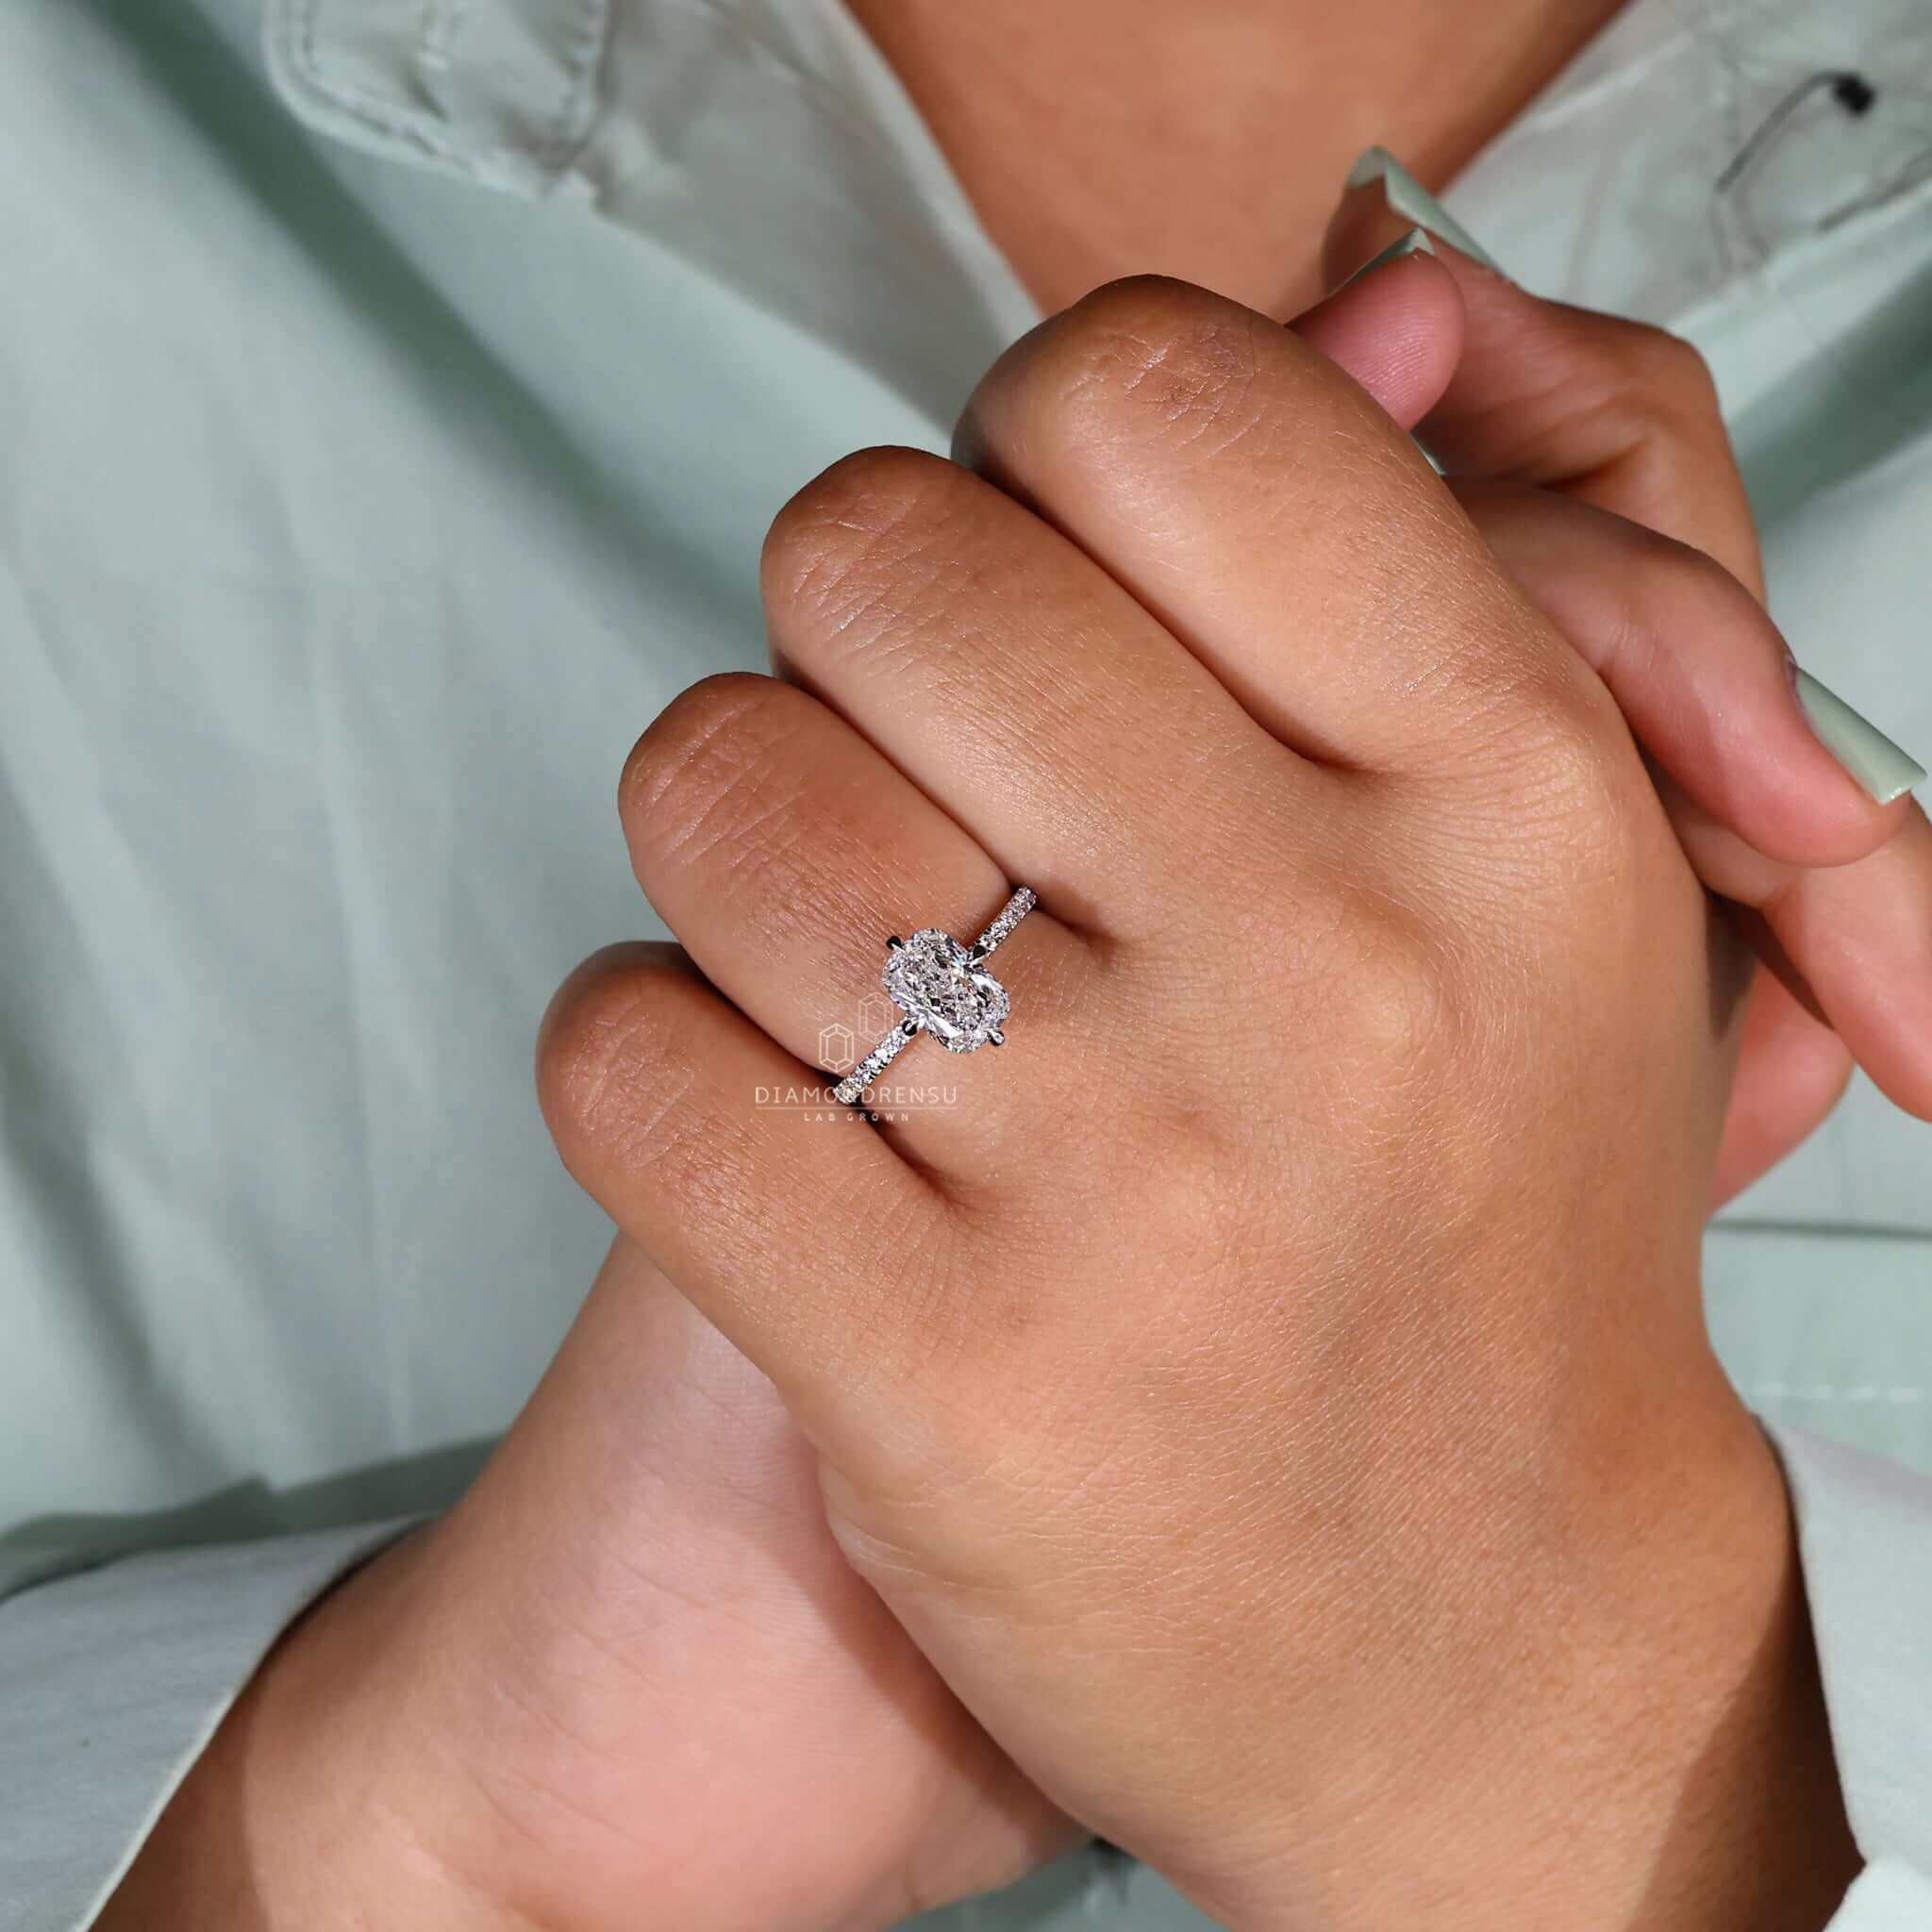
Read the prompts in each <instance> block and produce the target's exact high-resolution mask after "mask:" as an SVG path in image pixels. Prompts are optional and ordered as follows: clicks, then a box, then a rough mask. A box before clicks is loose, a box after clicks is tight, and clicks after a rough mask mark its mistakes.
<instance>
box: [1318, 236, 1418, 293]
mask: <svg viewBox="0 0 1932 1932" xmlns="http://www.w3.org/2000/svg"><path fill="white" fill-rule="evenodd" d="M1435 252H1436V245H1435V243H1434V242H1431V241H1430V240H1429V233H1428V230H1427V229H1426V228H1411V229H1410V230H1409V231H1408V233H1407V234H1406V235H1404V236H1403V237H1402V238H1401V240H1400V241H1396V242H1390V244H1389V245H1388V247H1386V248H1385V249H1383V251H1382V252H1381V254H1379V255H1372V256H1370V257H1369V258H1368V260H1366V261H1365V262H1363V263H1362V265H1361V267H1359V268H1358V269H1357V270H1356V272H1355V273H1354V275H1348V276H1346V277H1344V278H1343V279H1342V280H1341V282H1340V283H1338V284H1337V286H1336V289H1335V292H1336V293H1337V294H1338V295H1339V294H1341V291H1342V290H1343V289H1345V288H1347V287H1348V285H1349V283H1350V282H1358V281H1360V280H1361V278H1362V277H1363V276H1364V275H1374V272H1375V271H1376V270H1377V269H1378V268H1387V267H1388V265H1389V264H1390V263H1391V261H1400V260H1401V259H1402V258H1403V257H1404V256H1405V255H1433V254H1435Z"/></svg>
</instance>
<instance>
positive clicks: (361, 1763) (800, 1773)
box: [98, 948, 1072, 1932]
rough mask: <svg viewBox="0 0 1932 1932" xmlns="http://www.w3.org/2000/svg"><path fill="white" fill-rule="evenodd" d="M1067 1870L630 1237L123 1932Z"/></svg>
mask: <svg viewBox="0 0 1932 1932" xmlns="http://www.w3.org/2000/svg"><path fill="white" fill-rule="evenodd" d="M662 950H663V949H661V948H660V949H658V951H662ZM1071 1837H1072V1828H1071V1827H1070V1826H1069V1825H1068V1824H1066V1823H1065V1821H1063V1820H1062V1819H1060V1818H1059V1817H1058V1814H1056V1813H1055V1812H1054V1811H1053V1810H1052V1809H1051V1808H1050V1807H1048V1806H1047V1804H1046V1802H1045V1801H1044V1800H1043V1799H1041V1798H1040V1797H1039V1796H1038V1795H1037V1794H1036V1793H1035V1792H1034V1791H1033V1790H1032V1789H1031V1788H1030V1787H1029V1786H1028V1785H1027V1784H1026V1783H1025V1782H1024V1779H1022V1778H1021V1777H1020V1775H1019V1774H1018V1773H1017V1772H1015V1771H1013V1770H1012V1768H1011V1766H1010V1765H1009V1764H1008V1761H1007V1760H1006V1759H1005V1757H1003V1756H1002V1755H1001V1754H1000V1753H999V1752H998V1751H997V1750H996V1748H995V1747H994V1746H993V1745H992V1744H991V1742H990V1741H989V1740H988V1739H987V1738H986V1736H985V1734H984V1732H982V1731H981V1730H980V1728H979V1726H978V1725H977V1724H974V1722H973V1721H972V1720H971V1719H970V1718H969V1717H968V1716H967V1715H966V1713H965V1711H964V1710H963V1709H962V1708H961V1707H960V1706H959V1704H958V1701H957V1699H955V1698H954V1697H953V1695H952V1693H951V1692H950V1691H947V1689H946V1688H945V1686H944V1685H943V1684H942V1683H941V1681H940V1679H939V1678H938V1677H937V1676H936V1675H935V1674H933V1672H932V1671H931V1669H930V1668H929V1667H928V1666H927V1665H926V1663H925V1661H924V1658H923V1657H920V1655H919V1654H918V1652H917V1651H915V1650H914V1649H913V1647H912V1645H911V1643H910V1642H909V1641H908V1639H907V1637H906V1635H905V1633H904V1631H903V1630H901V1628H900V1627H899V1625H898V1624H896V1623H894V1622H893V1620H892V1619H891V1617H890V1616H889V1615H888V1614H887V1613H886V1611H885V1609H884V1607H882V1606H881V1604H880V1602H879V1600H878V1598H877V1597H876V1596H875V1595H874V1593H873V1591H871V1590H870V1589H869V1588H867V1587H866V1585H864V1584H863V1583H861V1582H860V1581H859V1580H858V1577H857V1576H856V1575H855V1574H853V1572H852V1570H851V1569H850V1567H849V1566H848V1565H847V1564H846V1563H845V1561H844V1560H843V1558H842V1557H841V1556H840V1554H839V1551H838V1549H837V1547H836V1545H835V1544H834V1543H833V1542H832V1541H831V1538H830V1536H829V1534H828V1533H827V1531H826V1528H825V1522H824V1508H823V1507H822V1506H821V1504H820V1502H819V1498H818V1491H817V1485H816V1482H815V1479H814V1473H813V1469H812V1464H811V1459H810V1457H809V1455H808V1452H807V1451H806V1449H805V1447H804V1445H803V1444H802V1443H801V1442H800V1441H799V1439H798V1436H797V1434H796V1432H795V1431H794V1430H793V1429H792V1427H791V1424H790V1422H789V1420H788V1419H787V1417H786V1415H785V1413H784V1410H783V1409H782V1408H781V1407H780V1406H779V1405H778V1403H777V1401H776V1399H775V1397H774V1395H773V1392H772V1390H771V1387H770V1385H769V1384H768V1383H767V1382H766V1381H765V1379H764V1377H763V1376H762V1375H760V1374H758V1372H757V1371H756V1370H755V1369H753V1368H751V1366H750V1365H749V1364H748V1363H747V1362H746V1361H745V1360H744V1358H743V1357H741V1356H740V1355H739V1354H738V1352H737V1351H736V1350H735V1349H733V1348H732V1347H731V1346H730V1345H729V1344H728V1343H727V1342H725V1341H724V1340H723V1338H722V1337H720V1336H719V1335H718V1334H717V1332H716V1331H715V1330H714V1329H713V1328H712V1327H711V1326H710V1324H708V1323H707V1322H705V1321H703V1320H702V1319H701V1318H700V1317H698V1316H697V1315H696V1314H695V1313H694V1312H693V1311H692V1310H691V1307H689V1305H688V1304H687V1303H685V1302H684V1301H683V1300H682V1299H681V1298H680V1297H678V1296H677V1295H676V1294H675V1292H673V1291H672V1290H671V1289H670V1288H669V1287H668V1285H667V1284H666V1283H665V1282H664V1281H663V1279H662V1277H661V1276H659V1275H658V1274H657V1273H656V1271H655V1270H653V1269H652V1267H651V1266H650V1264H649V1263H648V1262H647V1261H646V1260H645V1259H644V1258H643V1257H642V1256H641V1255H640V1254H639V1253H638V1251H637V1250H636V1249H635V1248H634V1247H632V1246H631V1245H630V1244H629V1243H628V1242H626V1241H624V1240H623V1239H622V1238H621V1237H620V1239H619V1241H618V1242H617V1244H616V1245H615V1246H614V1247H613V1248H612V1250H611V1254H610V1257H609V1259H608V1262H607V1263H606V1265H605V1268H604V1270H603V1272H602V1273H601V1274H600V1275H599V1277H598V1281H597V1284H596V1287H595V1288H594V1289H593V1290H592V1291H591V1296H590V1299H589V1301H588V1302H587V1304H586V1305H585V1307H584V1310H583V1312H582V1314H581V1315H580V1316H579V1318H578V1320H577V1322H576V1324H575V1327H574V1328H573V1330H572V1332H571V1335H570V1338H569V1340H568V1341H567V1342H566V1343H565V1345H564V1348H563V1350H562V1352H561V1353H560V1355H559V1356H558V1359H557V1361H556V1363H555V1364H554V1365H553V1367H552V1368H551V1370H550V1372H549V1374H547V1375H546V1376H545V1377H544V1380H543V1383H542V1386H541V1388H540V1389H539V1391H538V1392H537V1394H536V1396H535V1398H534V1399H533V1400H532V1402H531V1403H530V1405H529V1407H528V1408H527V1409H526V1410H525V1413H524V1415H523V1416H522V1417H521V1419H520V1420H519V1421H518V1423H517V1424H516V1426H515V1427H514V1428H513V1429H512V1430H511V1431H510V1433H509V1435H508V1437H507V1438H506V1440H505V1441H504V1442H503V1444H502V1445H501V1446H500V1447H499V1449H498V1450H497V1452H496V1454H495V1455H494V1456H493V1457H491V1462H490V1464H489V1466H488V1468H487V1469H486V1470H485V1472H484V1474H482V1476H481V1477H480V1478H479V1480H478V1481H477V1483H476V1484H475V1487H474V1488H473V1490H472V1491H471V1492H470V1493H469V1494H468V1495H467V1496H466V1497H465V1498H464V1499H463V1501H462V1502H461V1503H460V1504H459V1505H458V1507H457V1508H456V1509H455V1510H454V1511H453V1512H452V1513H451V1515H450V1516H448V1517H447V1518H445V1519H444V1520H443V1521H441V1522H440V1523H438V1524H434V1525H432V1526H431V1527H429V1528H427V1529H425V1530H422V1531H419V1532H417V1533H416V1534H415V1535H413V1536H411V1537H409V1538H408V1539H407V1540H406V1541H403V1542H400V1543H398V1544H396V1545H395V1546H394V1547H393V1548H392V1549H391V1550H390V1551H389V1552H387V1553H386V1554H385V1555H383V1556H381V1557H378V1558H376V1559H375V1561H374V1562H372V1563H370V1564H369V1565H367V1566H366V1567H365V1568H363V1569H362V1570H360V1571H358V1573H357V1574H355V1575H354V1576H352V1577H351V1578H350V1579H349V1580H348V1581H347V1582H346V1583H344V1584H343V1585H342V1586H341V1587H340V1588H339V1589H338V1590H336V1591H334V1592H333V1593H332V1594H331V1595H329V1596H328V1597H327V1598H325V1600H324V1601H323V1603H322V1604H321V1605H320V1606H318V1607H317V1608H316V1609H315V1610H313V1611H312V1612H311V1613H310V1614H309V1616H308V1618H306V1619H305V1620H304V1621H303V1622H302V1623H301V1624H297V1625H296V1627H295V1628H294V1630H293V1631H292V1632H291V1633H290V1635H289V1636H288V1637H287V1638H286V1639H285V1640H284V1641H283V1643H282V1644H281V1646H280V1647H279V1648H278V1650H277V1651H276V1652H275V1654H274V1656H273V1657H271V1659H270V1661H269V1663H268V1664H267V1665H266V1666H265V1667H264V1668H263V1669H262V1670H261V1671H260V1672H259V1673H258V1674H257V1676H256V1677H255V1679H254V1681H253V1682H252V1683H251V1685H250V1686H249V1688H248V1689H247V1691H245V1692H244V1694H243V1696H242V1701H241V1703H240V1704H239V1705H238V1706H237V1707H236V1709H235V1710H234V1711H233V1712H232V1713H231V1714H230V1716H229V1718H228V1719H227V1721H226V1722H225V1724H224V1725H223V1727H222V1729H221V1731H220V1733H219V1734H218V1735H217V1737H216V1739H215V1740H214V1742H213V1743H212V1744H211V1745H210V1746H209V1748H208V1752H207V1753H206V1754H205V1755H204V1757H202V1758H201V1760H200V1761H199V1762H198V1764H197V1765H196V1767H195V1769H194V1771H193V1772H192V1774H190V1776H189V1778H188V1780H187V1782H186V1783H185V1784H184V1785H183V1787H182V1789H181V1790H180V1792H179V1793H178V1794H177V1796H176V1798H175V1802H174V1803H173V1804H172V1805H171V1806H170V1807H169V1809H168V1812H167V1813H166V1815H165V1816H164V1817H163V1819H162V1821H161V1823H160V1824H159V1825H158V1828H157V1830H156V1831H155V1833H154V1835H153V1836H152V1837H151V1838H150V1840H148V1842H147V1844H146V1846H145V1847H144V1848H143V1850H142V1856H141V1857H140V1858H139V1859H138V1860H137V1862H136V1864H135V1867H134V1869H133V1871H132V1872H131V1873H130V1874H128V1877H127V1879H126V1880H125V1882H124V1884H123V1885H122V1887H121V1889H120V1890H119V1892H118V1893H117V1894H116V1896H115V1898H114V1900H113V1901H112V1902H111V1903H110V1904H109V1905H108V1907H107V1910H106V1912H105V1913H104V1915H103V1916H102V1917H101V1918H100V1920H99V1921H98V1926H99V1928H100V1932H123V1928H125V1932H177V1928H178V1932H210V1928H214V1927H219V1928H221V1932H252V1928H257V1927H260V1928H272V1932H307V1928H309V1927H318V1928H324V1927H325V1928H327V1932H337V1928H340V1927H341V1926H343V1925H350V1924H353V1925H358V1926H364V1925H366V1926H370V1927H380V1928H391V1927H393V1928H405V1927H406V1928H408V1932H499V1928H501V1932H528V1928H529V1927H531V1926H534V1925H541V1926H543V1927H545V1928H547V1932H842V1928H848V1927H849V1928H853V1932H874V1928H878V1927H883V1926H887V1925H891V1924H897V1923H898V1922H899V1920H900V1919H901V1918H902V1917H904V1916H906V1915H907V1914H908V1913H911V1912H914V1911H917V1910H921V1909H924V1907H927V1906H929V1905H936V1904H940V1903H942V1902H944V1901H947V1900H950V1899H953V1898H957V1897H959V1896H962V1895H964V1894H965V1893H968V1892H971V1891H975V1890H984V1889H986V1888H988V1887H991V1886H994V1885H998V1884H1000V1883H1003V1882H1004V1881H1006V1880H1007V1879H1008V1878H1011V1877H1015V1876H1017V1875H1018V1874H1020V1873H1022V1872H1024V1870H1026V1869H1027V1868H1028V1867H1030V1866H1031V1865H1033V1864H1035V1863H1038V1862H1039V1861H1040V1860H1041V1859H1042V1858H1044V1857H1048V1856H1050V1855H1051V1854H1052V1852H1053V1851H1054V1850H1056V1849H1058V1847H1059V1846H1060V1845H1062V1844H1065V1843H1067V1842H1070V1841H1071Z"/></svg>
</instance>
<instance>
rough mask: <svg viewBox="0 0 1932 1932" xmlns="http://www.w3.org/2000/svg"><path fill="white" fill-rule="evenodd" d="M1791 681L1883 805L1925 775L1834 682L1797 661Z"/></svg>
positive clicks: (1814, 721) (1830, 747) (1816, 725)
mask: <svg viewBox="0 0 1932 1932" xmlns="http://www.w3.org/2000/svg"><path fill="white" fill-rule="evenodd" d="M1791 687H1792V689H1793V690H1794V691H1796V692H1797V693H1798V703H1799V705H1800V707H1801V708H1803V710H1804V713H1805V715H1806V717H1807V718H1808V719H1809V720H1810V721H1811V728H1812V730H1814V731H1815V732H1817V734H1818V735H1819V737H1820V738H1822V739H1823V740H1824V748H1825V749H1826V750H1827V751H1828V752H1830V754H1831V755H1832V757H1833V758H1836V759H1837V760H1838V761H1839V763H1840V764H1841V765H1842V766H1843V767H1844V768H1845V770H1846V771H1848V772H1849V773H1850V774H1852V776H1853V777H1855V778H1856V779H1857V781H1858V783H1859V784H1860V785H1862V786H1863V787H1864V788H1865V790H1866V791H1869V792H1870V793H1871V794H1872V796H1873V797H1874V798H1875V799H1876V800H1877V801H1878V802H1879V804H1880V805H1890V803H1891V801H1892V800H1893V799H1894V798H1896V797H1897V796H1898V795H1899V793H1900V792H1901V791H1910V790H1911V789H1912V787H1913V786H1914V785H1922V784H1924V781H1925V768H1924V765H1922V764H1921V763H1920V762H1919V761H1918V759H1917V758H1913V757H1911V756H1910V754H1909V753H1907V752H1905V751H1903V750H1901V749H1900V748H1899V746H1897V745H1895V744H1894V743H1893V742H1892V741H1891V740H1890V739H1889V738H1888V737H1886V735H1885V733H1884V732H1882V731H1881V730H1879V728H1878V727H1877V725H1875V724H1873V723H1872V721H1871V720H1870V719H1869V718H1865V717H1862V716H1860V715H1859V713H1857V711H1855V710H1853V709H1852V708H1851V706H1849V705H1848V704H1846V703H1845V701H1844V699H1842V698H1841V697H1840V696H1839V694H1838V693H1837V692H1836V691H1833V690H1832V688H1831V687H1830V686H1829V685H1828V684H1820V683H1819V681H1818V680H1817V679H1816V678H1815V677H1813V676H1812V675H1811V674H1810V673H1809V672H1808V671H1801V670H1800V669H1799V668H1798V666H1797V665H1795V664H1793V665H1792V666H1791Z"/></svg>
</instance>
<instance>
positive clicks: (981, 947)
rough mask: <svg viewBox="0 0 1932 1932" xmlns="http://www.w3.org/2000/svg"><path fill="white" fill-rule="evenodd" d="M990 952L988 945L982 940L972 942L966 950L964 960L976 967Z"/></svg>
mask: <svg viewBox="0 0 1932 1932" xmlns="http://www.w3.org/2000/svg"><path fill="white" fill-rule="evenodd" d="M991 951H992V948H991V946H990V945H988V944H987V942H986V941H984V940H974V941H973V943H972V944H971V945H970V946H968V947H967V948H966V958H967V959H968V961H969V962H970V963H971V964H973V965H974V966H977V965H978V964H979V962H980V961H981V960H982V959H984V958H986V956H987V955H988V954H989V953H990V952H991Z"/></svg>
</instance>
